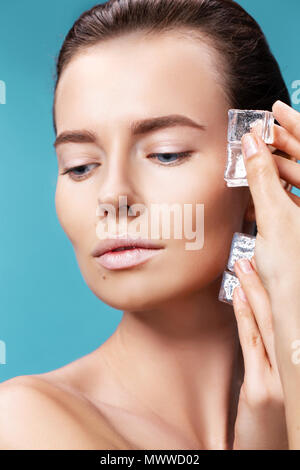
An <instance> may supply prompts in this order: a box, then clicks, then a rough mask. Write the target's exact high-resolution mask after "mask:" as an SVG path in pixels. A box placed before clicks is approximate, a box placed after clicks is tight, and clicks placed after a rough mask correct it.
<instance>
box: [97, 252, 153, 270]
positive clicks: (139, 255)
mask: <svg viewBox="0 0 300 470" xmlns="http://www.w3.org/2000/svg"><path fill="white" fill-rule="evenodd" d="M161 251H162V248H144V247H138V246H122V247H119V248H115V249H113V250H110V251H107V252H106V253H103V254H102V255H100V256H98V257H97V258H96V261H97V262H98V263H99V264H100V265H101V266H103V267H105V268H106V269H110V270H119V269H125V268H131V267H134V266H137V265H140V264H143V263H145V262H146V261H148V260H149V259H150V258H152V257H153V256H155V255H157V254H158V253H160V252H161Z"/></svg>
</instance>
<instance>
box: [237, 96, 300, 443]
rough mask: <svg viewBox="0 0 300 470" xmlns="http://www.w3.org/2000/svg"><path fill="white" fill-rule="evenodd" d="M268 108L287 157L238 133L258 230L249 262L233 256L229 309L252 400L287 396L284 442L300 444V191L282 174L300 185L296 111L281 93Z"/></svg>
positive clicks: (299, 122)
mask: <svg viewBox="0 0 300 470" xmlns="http://www.w3.org/2000/svg"><path fill="white" fill-rule="evenodd" d="M273 113H274V116H275V118H276V120H277V121H278V122H279V123H280V125H281V126H278V125H276V126H275V140H274V146H275V147H276V148H277V149H280V150H281V151H282V152H284V153H285V154H289V155H290V156H291V158H290V160H288V159H286V158H282V157H281V156H277V155H275V156H274V155H272V154H271V153H270V151H269V149H268V147H267V145H266V144H265V143H264V142H263V141H262V139H261V138H260V137H259V135H257V133H256V132H255V131H254V132H253V134H249V135H248V134H247V135H246V136H243V139H242V142H243V153H244V159H245V166H246V170H247V178H248V183H249V187H250V191H251V194H252V197H253V201H254V207H255V212H256V220H257V230H258V233H257V236H256V247H255V255H254V257H253V259H252V262H249V261H248V262H247V260H242V261H240V262H237V263H236V264H235V272H236V274H237V275H238V277H239V279H240V283H241V286H242V287H240V288H236V289H235V291H234V311H235V314H236V318H237V324H238V327H239V336H240V340H241V346H242V349H243V355H244V359H245V366H246V369H247V368H248V369H249V371H250V370H251V373H252V374H253V376H254V377H253V383H256V384H257V386H256V389H254V390H252V398H251V401H252V400H254V401H255V400H256V397H257V396H258V394H261V395H262V400H264V401H265V403H276V402H277V403H278V406H277V408H276V406H275V408H274V407H273V408H274V409H273V411H274V415H273V416H276V413H280V406H281V405H280V403H282V402H284V405H285V410H286V420H287V431H288V443H289V448H290V449H297V450H299V449H300V404H299V392H300V198H299V197H298V196H297V195H296V194H293V193H290V192H287V191H285V190H284V189H283V187H282V186H281V184H280V180H279V177H281V178H282V179H284V180H285V181H286V182H288V183H290V184H292V185H293V186H296V187H297V188H300V165H299V164H298V163H296V162H295V160H299V159H300V113H299V112H297V111H296V110H294V109H292V108H291V107H290V106H288V105H287V104H285V103H282V102H281V101H276V102H275V103H274V105H273ZM249 139H250V142H249ZM247 149H248V152H247ZM247 154H248V155H249V156H248V158H247ZM293 160H294V161H293ZM243 267H244V269H243ZM243 293H244V296H243ZM253 345H255V347H253ZM279 379H280V380H279ZM279 382H280V383H282V387H280V383H279ZM280 388H281V390H280ZM241 393H244V391H243V388H242V390H241ZM249 399H250V397H249ZM270 411H271V413H270V417H269V419H270V421H271V420H272V406H271V407H270ZM237 426H239V424H238V423H237ZM241 427H242V425H241ZM241 431H242V429H241Z"/></svg>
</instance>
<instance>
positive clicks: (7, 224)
mask: <svg viewBox="0 0 300 470" xmlns="http://www.w3.org/2000/svg"><path fill="white" fill-rule="evenodd" d="M96 3H97V1H90V0H52V1H51V2H47V1H43V2H41V1H40V0H28V1H26V2H24V0H15V1H14V2H10V1H9V0H2V2H1V10H0V12H1V13H0V80H3V81H4V82H5V83H6V87H7V89H6V104H4V105H0V154H1V162H2V164H3V169H4V173H3V175H2V176H3V178H1V184H0V201H1V203H0V204H1V219H2V224H1V235H0V250H1V253H0V259H1V263H0V340H2V341H5V344H6V364H0V381H3V380H7V379H9V378H11V377H14V376H17V375H24V374H34V373H42V372H46V371H48V370H53V369H56V368H58V367H61V366H63V365H64V364H66V363H69V362H71V361H73V360H75V359H77V358H79V357H81V356H83V355H85V354H87V353H89V352H91V351H93V350H94V349H96V348H97V347H98V346H99V345H100V344H102V343H103V342H104V341H105V340H106V339H107V338H108V337H109V336H110V335H111V334H112V333H113V331H114V330H115V328H116V326H117V324H118V323H119V321H120V319H121V317H122V312H120V311H118V310H115V309H112V308H111V307H108V306H107V305H105V304H104V303H103V302H101V301H99V299H98V298H97V297H96V296H95V295H94V294H93V293H92V292H91V291H90V289H89V288H88V286H87V285H86V284H85V281H84V280H83V278H82V276H81V273H80V271H79V268H78V265H77V261H76V258H75V254H74V251H73V247H72V245H71V243H70V242H69V240H68V239H67V237H66V235H65V234H64V232H63V230H62V228H61V226H60V225H59V222H58V219H57V216H56V212H55V204H54V195H55V186H56V178H57V163H56V154H55V151H54V148H53V146H52V144H53V141H54V131H53V128H52V115H51V107H52V99H53V85H54V81H53V80H54V72H55V68H54V59H55V56H56V55H57V54H58V51H59V49H60V46H61V45H62V42H63V39H64V37H65V35H66V34H67V32H68V30H69V28H70V27H71V26H72V24H73V22H74V21H75V20H76V19H77V18H78V17H79V15H80V14H81V13H82V12H83V11H84V10H86V9H88V8H91V7H92V6H94V5H95V4H96ZM239 3H240V4H241V5H242V6H243V7H244V8H245V9H246V10H247V11H248V12H249V13H250V14H251V15H252V16H253V17H254V18H255V19H256V20H257V21H258V23H259V24H260V26H261V27H262V29H263V31H264V32H265V34H266V37H267V39H268V41H269V43H270V46H271V49H272V51H273V53H274V55H275V57H276V58H277V60H278V62H279V64H280V67H281V70H282V73H283V76H284V79H285V81H286V84H287V86H288V89H289V91H290V94H291V95H292V94H293V92H294V91H295V90H293V89H292V82H293V81H294V80H300V58H299V54H298V44H299V24H298V22H299V20H298V19H299V15H300V2H299V1H298V0H289V1H288V2H284V4H283V2H282V0H264V1H261V0H241V1H240V2H239ZM41 4H42V7H41ZM294 108H295V109H297V110H298V111H300V105H296V104H294Z"/></svg>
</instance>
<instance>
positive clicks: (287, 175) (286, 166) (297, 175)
mask: <svg viewBox="0 0 300 470" xmlns="http://www.w3.org/2000/svg"><path fill="white" fill-rule="evenodd" d="M272 155H273V158H274V161H275V163H276V165H277V168H278V171H279V175H280V178H282V179H284V180H285V181H288V182H289V183H291V184H292V185H293V186H296V187H297V188H299V187H300V165H299V163H297V162H294V161H292V160H288V159H287V158H284V157H282V156H280V155H276V154H275V153H272Z"/></svg>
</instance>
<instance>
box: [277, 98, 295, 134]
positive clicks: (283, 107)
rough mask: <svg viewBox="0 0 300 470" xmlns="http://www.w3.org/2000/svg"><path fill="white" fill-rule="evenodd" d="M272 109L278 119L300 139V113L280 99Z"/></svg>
mask: <svg viewBox="0 0 300 470" xmlns="http://www.w3.org/2000/svg"><path fill="white" fill-rule="evenodd" d="M272 111H273V114H274V117H275V119H276V121H278V122H279V124H280V125H281V126H282V127H284V128H285V129H287V130H288V131H289V132H290V133H291V134H292V135H293V136H294V137H295V138H296V139H297V140H299V141H300V113H298V111H296V110H295V109H293V108H292V107H291V106H289V105H288V104H286V103H283V101H280V100H277V101H275V103H274V104H273V106H272Z"/></svg>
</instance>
